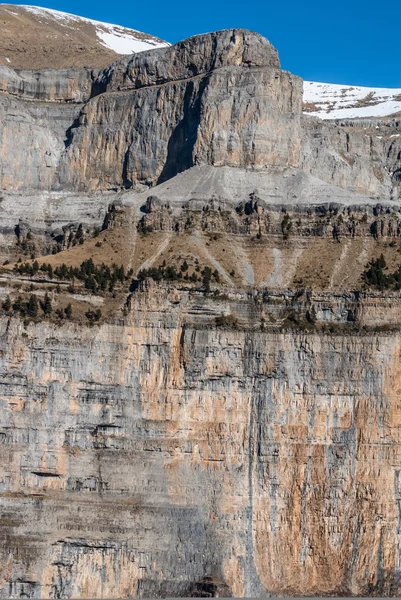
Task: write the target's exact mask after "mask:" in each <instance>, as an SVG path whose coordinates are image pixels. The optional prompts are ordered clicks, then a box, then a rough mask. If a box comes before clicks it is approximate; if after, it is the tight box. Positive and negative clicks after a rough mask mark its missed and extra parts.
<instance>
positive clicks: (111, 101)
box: [60, 30, 302, 189]
mask: <svg viewBox="0 0 401 600" xmlns="http://www.w3.org/2000/svg"><path fill="white" fill-rule="evenodd" d="M99 92H102V93H101V94H100V95H98V96H97V97H95V98H93V99H92V100H91V101H90V102H89V103H88V104H87V105H86V106H85V107H84V109H83V110H82V112H81V115H80V118H79V122H78V123H77V124H76V126H74V128H73V129H72V131H71V137H70V139H69V144H68V149H67V152H66V154H65V155H64V156H63V160H62V165H61V174H60V182H61V183H62V184H63V185H64V186H67V187H68V186H71V185H72V186H73V187H75V188H83V189H87V188H89V189H97V188H101V189H102V188H108V187H113V186H114V187H116V186H117V187H121V186H123V187H131V186H133V185H135V184H137V183H141V184H146V185H154V184H156V183H160V182H161V181H164V180H166V179H169V178H171V177H173V176H174V175H176V174H177V173H179V172H181V171H184V170H185V169H188V168H189V167H192V166H193V165H196V164H209V165H215V166H221V165H229V166H234V167H256V168H261V167H266V166H268V165H273V166H274V165H280V166H290V165H292V166H296V165H298V162H299V152H300V122H299V121H300V112H301V96H302V84H301V80H300V79H299V78H297V77H294V76H292V75H290V74H289V73H287V72H284V71H281V70H280V65H279V61H278V58H277V53H276V51H275V50H274V49H273V48H272V46H271V45H270V44H269V42H268V41H267V40H265V39H264V38H262V37H261V36H258V35H257V34H252V33H250V32H244V31H242V30H228V31H224V32H219V33H218V34H208V35H203V36H196V37H194V38H191V39H190V40H187V41H185V42H181V43H180V44H177V45H175V46H173V47H171V48H167V49H162V50H156V51H152V52H146V53H143V54H140V55H136V56H134V57H133V58H132V59H131V60H130V61H128V62H127V61H121V62H120V63H115V64H114V65H112V66H111V67H110V68H109V69H107V70H106V71H105V72H104V73H103V74H101V75H100V76H99V78H98V80H97V82H96V84H95V86H94V93H96V94H98V93H99Z"/></svg>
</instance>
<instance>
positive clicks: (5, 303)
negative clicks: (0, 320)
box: [2, 296, 11, 312]
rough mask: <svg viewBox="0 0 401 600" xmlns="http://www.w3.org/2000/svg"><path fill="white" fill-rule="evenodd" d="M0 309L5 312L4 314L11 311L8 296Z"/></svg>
mask: <svg viewBox="0 0 401 600" xmlns="http://www.w3.org/2000/svg"><path fill="white" fill-rule="evenodd" d="M2 308H3V310H5V311H6V312H9V311H10V310H11V300H10V296H7V298H6V299H5V300H4V302H3V303H2Z"/></svg>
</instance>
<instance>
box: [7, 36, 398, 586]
mask: <svg viewBox="0 0 401 600" xmlns="http://www.w3.org/2000/svg"><path fill="white" fill-rule="evenodd" d="M0 69H1V72H0V85H1V91H0V188H1V190H2V192H1V194H0V214H1V223H0V253H1V257H2V262H3V263H4V264H3V266H2V267H1V269H0V300H1V302H0V444H1V448H2V451H1V452H0V539H1V543H0V597H1V598H6V597H12V598H19V597H28V598H93V597H99V598H121V597H123V598H128V597H134V596H138V597H142V598H146V597H154V596H156V597H167V596H198V597H199V596H201V597H215V596H220V597H223V596H224V597H228V596H235V597H243V596H259V597H263V596H264V597H266V596H283V595H295V596H299V595H304V596H313V595H327V596H330V595H372V596H380V595H381V596H397V595H400V593H401V579H400V577H401V570H400V551H401V548H400V543H401V541H400V497H401V496H400V494H401V491H400V471H401V463H400V462H399V458H400V456H399V455H400V442H399V439H398V432H399V430H400V422H399V419H400V391H399V388H398V385H399V380H400V373H399V363H400V352H401V350H400V348H401V318H400V314H401V313H400V302H401V296H400V289H401V255H400V251H401V245H400V240H401V205H400V202H399V191H400V190H399V186H400V181H401V178H400V176H399V172H400V169H401V163H400V156H401V146H400V144H401V142H400V140H401V137H400V136H401V132H400V121H399V119H398V118H397V117H396V116H395V117H393V118H386V119H382V120H379V119H372V120H359V119H358V120H347V121H344V120H343V121H339V120H338V121H336V122H329V121H325V122H324V123H323V122H321V121H319V120H318V119H317V118H314V117H305V116H302V114H301V110H302V81H301V80H300V79H299V78H298V77H296V76H293V75H291V74H290V73H287V72H285V71H282V70H281V69H280V64H279V60H278V56H277V52H276V50H275V49H274V48H273V47H272V46H271V44H270V43H269V42H268V41H267V40H265V39H264V38H262V37H261V36H259V35H257V34H254V33H251V32H248V31H244V30H236V29H235V30H227V31H223V32H217V33H212V34H207V35H200V36H196V37H194V38H191V39H190V40H185V41H184V42H181V43H179V44H176V45H175V46H172V47H171V48H161V49H157V50H153V51H151V52H143V53H141V54H140V55H135V56H133V57H126V58H123V59H121V60H119V61H117V62H114V63H112V64H111V65H110V66H109V67H107V68H105V69H101V70H89V69H76V68H75V69H72V68H71V69H65V70H63V71H59V70H49V69H46V70H38V71H28V70H26V69H25V70H23V71H22V70H15V69H14V70H13V69H9V68H7V67H1V68H0Z"/></svg>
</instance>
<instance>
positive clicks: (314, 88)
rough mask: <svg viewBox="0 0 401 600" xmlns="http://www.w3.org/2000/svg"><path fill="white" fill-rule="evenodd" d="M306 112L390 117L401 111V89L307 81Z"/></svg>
mask: <svg viewBox="0 0 401 600" xmlns="http://www.w3.org/2000/svg"><path fill="white" fill-rule="evenodd" d="M303 101H304V112H305V113H306V114H309V115H313V116H315V117H320V118H321V119H354V118H358V117H359V118H363V117H386V116H389V115H392V114H394V113H397V112H399V111H401V88H370V87H360V86H352V85H338V84H334V83H318V82H315V81H304V96H303Z"/></svg>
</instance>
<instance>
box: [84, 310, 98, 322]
mask: <svg viewBox="0 0 401 600" xmlns="http://www.w3.org/2000/svg"><path fill="white" fill-rule="evenodd" d="M101 316H102V311H101V310H100V308H98V309H97V310H87V311H86V313H85V317H86V318H87V319H88V321H89V323H90V324H91V325H92V324H93V323H95V322H96V321H99V320H100V318H101Z"/></svg>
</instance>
